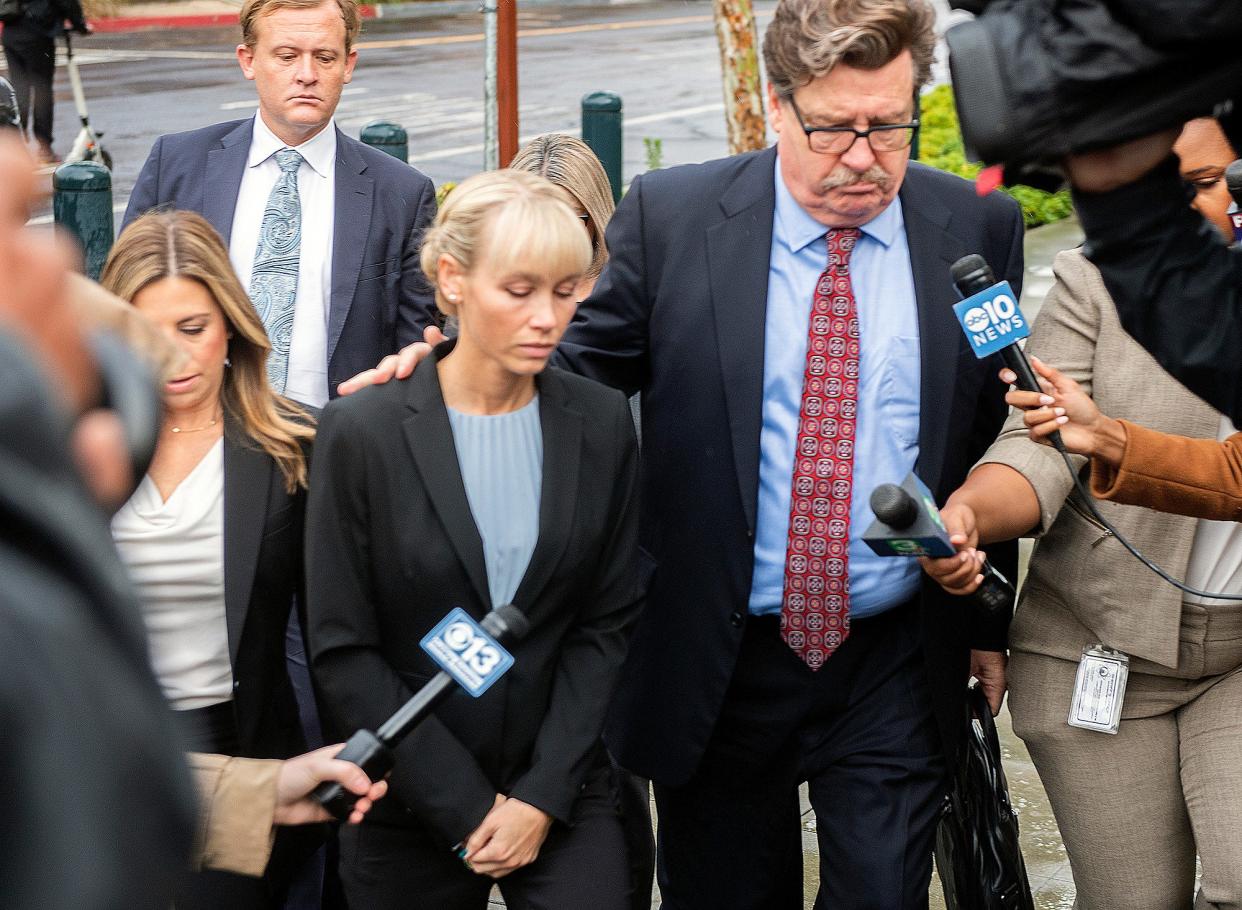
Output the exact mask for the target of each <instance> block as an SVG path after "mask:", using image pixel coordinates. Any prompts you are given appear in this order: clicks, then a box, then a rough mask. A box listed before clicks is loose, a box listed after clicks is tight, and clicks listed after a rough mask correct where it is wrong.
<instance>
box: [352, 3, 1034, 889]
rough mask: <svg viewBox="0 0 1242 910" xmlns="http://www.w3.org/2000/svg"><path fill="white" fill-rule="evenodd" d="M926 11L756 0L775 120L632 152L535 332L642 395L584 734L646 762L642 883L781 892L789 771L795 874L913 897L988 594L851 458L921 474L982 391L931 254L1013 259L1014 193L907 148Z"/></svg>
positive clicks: (985, 648) (958, 433)
mask: <svg viewBox="0 0 1242 910" xmlns="http://www.w3.org/2000/svg"><path fill="white" fill-rule="evenodd" d="M934 26H935V14H934V11H933V10H932V8H931V6H930V5H929V4H927V3H924V2H921V0H781V2H780V3H778V4H777V6H776V9H775V13H774V15H773V18H772V22H771V24H770V25H769V26H768V30H767V33H766V35H765V37H764V45H763V52H764V64H765V71H766V73H767V77H768V79H769V80H770V83H771V84H770V86H769V94H768V113H769V117H770V120H771V125H772V128H773V130H774V131H775V132H776V133H777V134H778V138H777V142H776V145H775V147H773V148H769V149H766V150H764V151H761V152H756V153H751V154H746V155H736V156H733V157H730V158H725V159H721V160H719V161H712V162H706V163H703V164H698V165H690V166H686V167H676V168H669V169H667V170H659V171H654V172H651V173H648V174H643V175H641V176H640V177H638V178H636V179H635V180H634V182H633V183H632V184H631V185H630V188H629V191H628V192H627V193H626V195H625V197H624V198H623V199H622V200H621V203H620V205H619V206H618V207H617V211H616V213H615V215H614V216H613V219H612V221H611V223H610V224H609V229H608V237H607V240H608V252H609V259H608V263H607V265H606V266H605V267H604V270H603V272H602V273H601V275H600V278H599V281H598V282H597V283H596V285H595V288H594V290H593V291H592V293H591V296H590V297H588V298H587V299H586V300H585V301H583V303H582V305H581V307H580V308H579V311H578V314H577V315H576V317H575V319H574V322H573V323H572V324H571V325H570V327H569V329H568V330H567V331H566V333H565V338H564V341H563V342H562V343H561V345H560V348H559V350H558V352H557V356H556V359H555V360H554V361H553V362H554V363H555V364H562V365H564V366H566V367H568V368H569V369H572V370H574V371H575V372H578V373H580V374H582V375H585V376H589V377H592V378H594V379H598V380H601V381H603V382H605V383H607V384H608V385H611V386H613V387H614V388H618V389H621V390H622V391H624V392H625V393H627V394H633V393H634V392H641V395H642V424H643V425H642V440H643V447H644V448H643V470H642V503H643V520H642V543H643V547H644V548H645V549H646V550H647V551H648V552H649V553H650V554H651V556H652V557H653V558H654V559H655V561H656V563H657V564H658V568H657V570H656V572H655V575H654V577H653V579H652V583H651V593H650V604H649V607H648V608H647V609H646V611H645V612H644V613H643V615H642V617H641V618H640V619H639V622H638V627H637V630H636V631H635V635H634V640H633V642H632V645H631V651H630V656H629V658H628V659H627V662H626V666H625V668H624V669H623V671H622V677H621V684H620V685H619V686H618V689H617V697H616V699H615V700H614V703H613V709H612V714H611V719H610V722H609V725H608V728H607V734H606V739H607V742H608V745H609V747H610V748H611V749H612V750H613V753H614V755H615V756H616V758H617V760H618V761H619V762H620V763H621V764H622V765H623V766H624V767H626V768H629V769H630V770H632V771H634V772H637V773H640V774H643V775H645V776H648V777H650V778H651V780H652V781H653V785H654V789H655V797H656V806H657V810H658V816H659V832H658V838H657V841H658V847H657V849H658V854H659V862H658V870H659V871H658V875H659V883H660V893H661V896H662V898H663V901H664V906H665V907H666V908H667V910H673V908H677V910H686V908H698V907H712V906H725V907H730V908H733V910H744V908H755V910H760V908H762V910H770V908H787V907H788V908H800V907H802V906H803V875H802V870H803V852H802V844H803V841H802V830H801V825H800V822H799V819H800V810H799V796H798V788H799V785H800V784H802V783H804V782H806V783H808V785H809V794H810V800H811V804H812V805H813V806H814V808H815V812H816V818H817V831H816V834H817V837H818V840H819V845H820V851H819V861H820V870H819V879H818V880H819V895H818V898H817V900H818V901H819V902H820V904H821V905H823V906H838V905H840V906H849V907H854V908H877V910H893V908H917V907H925V906H926V904H927V900H928V897H927V894H928V886H929V882H930V879H931V846H932V838H933V836H934V832H935V826H936V821H937V819H938V817H939V813H940V809H941V803H942V800H943V795H944V791H945V786H946V781H947V776H946V769H947V767H948V765H949V764H950V763H952V762H953V761H955V759H956V756H957V754H958V749H959V745H960V744H961V742H962V738H963V732H964V729H965V725H964V723H963V718H964V716H965V700H966V693H967V680H968V677H969V676H970V675H971V674H972V673H973V674H974V675H975V676H977V677H978V678H979V679H980V681H981V682H982V683H983V685H984V688H985V690H986V691H987V692H988V695H989V698H990V699H991V701H992V703H993V705H994V709H997V708H999V705H1000V698H1001V694H1002V686H1003V664H1004V650H1005V647H1006V635H1007V629H1008V623H1009V615H1008V612H1007V611H999V612H998V613H997V614H987V613H985V612H983V611H980V610H976V609H975V608H974V607H973V606H972V605H971V604H969V603H966V602H963V601H961V600H955V599H954V598H951V597H949V596H947V595H946V594H944V592H943V591H942V590H940V589H939V587H938V586H936V585H934V584H933V583H931V582H930V581H929V580H924V579H923V578H921V573H920V572H919V568H918V566H917V565H916V564H914V563H913V562H911V561H908V560H895V559H881V558H879V557H877V556H876V555H875V554H874V553H873V552H872V551H871V550H870V549H869V548H868V547H867V546H866V544H865V543H864V542H863V540H862V535H861V532H862V531H863V530H864V529H865V528H866V527H867V526H868V524H869V523H870V522H871V520H872V517H873V516H872V514H871V510H870V508H869V507H868V497H869V496H870V493H871V490H872V489H874V488H875V487H876V486H878V485H879V484H881V483H887V482H893V481H899V480H901V479H902V478H903V477H905V476H906V474H908V473H909V472H910V471H911V470H915V469H917V471H918V473H919V476H920V477H922V478H923V480H924V481H925V482H926V483H927V484H928V486H929V487H930V488H931V490H932V491H933V494H934V495H936V496H937V497H940V498H943V497H944V496H947V495H948V493H949V492H951V491H952V490H953V489H955V488H956V487H957V486H958V485H959V484H960V483H961V481H962V480H963V478H964V477H965V475H966V472H967V470H968V469H969V467H970V465H972V464H973V463H974V462H975V460H976V459H977V458H978V456H979V455H981V454H982V452H983V451H984V449H985V448H986V447H987V444H988V443H989V442H990V441H991V440H992V439H993V438H995V435H996V432H997V430H998V429H999V428H1000V425H1001V423H1002V421H1003V419H1004V414H1005V404H1004V388H1003V386H1002V385H1001V384H1000V383H999V382H998V381H997V380H996V369H997V368H998V367H999V362H998V361H997V362H995V363H987V362H980V361H978V360H976V359H975V358H974V355H973V354H972V353H971V352H970V350H969V346H968V345H967V342H966V339H965V337H963V335H962V332H961V330H960V328H959V327H958V325H957V322H956V320H955V319H954V317H953V310H952V304H953V302H954V301H955V294H954V292H953V286H952V282H951V281H950V280H949V277H948V267H949V264H950V263H952V262H953V261H954V260H955V259H957V258H958V257H960V256H962V255H963V254H965V253H967V252H977V253H979V254H981V255H983V256H984V257H985V259H987V260H988V262H989V263H990V264H991V265H992V268H993V270H994V271H995V272H996V274H997V275H1001V276H1004V277H1005V278H1007V279H1008V280H1009V282H1010V284H1011V285H1014V286H1015V287H1018V286H1020V284H1021V278H1022V234H1023V226H1022V217H1021V213H1020V211H1019V210H1018V207H1017V205H1016V204H1015V203H1014V202H1013V200H1011V199H1008V198H1007V197H1004V196H1001V195H999V194H993V195H991V196H988V197H984V198H980V197H979V196H977V195H976V194H975V191H974V189H973V188H972V187H971V186H970V185H969V184H968V183H966V182H965V181H962V180H960V179H958V178H956V177H953V176H950V175H948V174H944V173H941V172H938V171H936V170H934V169H932V168H928V167H925V166H923V165H920V164H918V163H915V162H911V161H910V160H909V159H910V143H911V141H912V139H913V137H914V134H915V130H916V129H917V128H918V124H917V122H916V121H915V118H914V104H913V99H914V97H915V94H916V91H917V89H918V88H919V87H920V86H922V85H924V84H926V82H927V80H928V79H929V78H930V74H931V61H932V57H933V54H934V50H935V29H934ZM403 353H404V354H405V355H406V356H405V359H406V360H407V361H408V360H413V359H416V356H417V355H419V354H420V353H425V352H424V351H420V350H418V349H413V348H411V349H407V351H406V352H403ZM399 359H400V358H399ZM371 378H373V379H374V378H380V377H378V376H372V377H371ZM994 556H995V557H996V560H995V561H996V562H997V563H998V565H1000V566H1001V568H1002V571H1006V572H1008V571H1011V568H1010V566H1012V565H1016V562H1015V556H1016V548H1013V547H1010V548H1009V549H1008V552H1004V551H1002V552H1000V553H994ZM756 832H762V834H761V835H760V836H756Z"/></svg>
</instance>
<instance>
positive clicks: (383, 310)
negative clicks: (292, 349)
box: [122, 118, 436, 397]
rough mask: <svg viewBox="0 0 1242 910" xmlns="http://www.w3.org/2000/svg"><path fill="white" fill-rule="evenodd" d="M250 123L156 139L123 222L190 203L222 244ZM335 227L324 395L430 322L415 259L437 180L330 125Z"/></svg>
mask: <svg viewBox="0 0 1242 910" xmlns="http://www.w3.org/2000/svg"><path fill="white" fill-rule="evenodd" d="M253 133H254V120H253V118H247V119H245V120H233V121H230V122H228V123H217V124H215V125H213V126H208V127H204V128H203V129H198V130H192V131H190V132H186V133H173V134H170V135H167V136H161V137H160V138H159V139H157V140H156V141H155V145H154V147H152V149H151V154H150V155H149V156H148V157H147V161H146V164H144V165H143V166H142V172H141V173H140V174H139V175H138V180H137V182H136V183H135V184H134V191H133V194H132V195H131V196H130V197H129V205H128V206H127V207H126V209H125V219H124V222H123V225H122V226H125V225H128V224H129V223H130V222H131V221H133V220H134V219H135V218H137V217H138V216H139V215H142V214H143V213H145V212H147V211H149V210H150V209H152V208H156V207H161V208H175V209H188V210H189V211H192V212H198V213H199V214H201V215H202V216H203V217H204V218H206V219H207V220H208V221H210V222H211V224H212V226H213V227H214V228H215V229H216V230H217V231H218V232H219V233H220V236H221V237H222V238H223V239H224V243H225V245H226V246H227V245H228V242H229V237H230V235H231V234H232V232H233V211H234V209H235V208H236V205H237V193H238V190H239V189H240V188H241V181H242V174H243V173H244V172H245V169H246V156H247V155H248V154H249V153H250V140H251V137H252V135H253ZM335 213H336V217H335V231H334V232H333V236H332V290H331V301H330V305H329V310H328V394H329V395H330V396H332V397H335V396H336V387H337V385H338V384H339V383H340V382H342V381H344V380H346V379H348V378H349V377H350V376H353V375H354V374H355V373H359V372H361V371H362V370H366V369H369V368H371V367H373V366H375V364H376V363H378V362H379V359H380V358H381V357H384V356H386V355H388V354H391V353H392V352H393V351H395V350H397V349H398V348H400V347H404V346H405V345H407V344H409V343H410V342H413V341H421V340H422V337H423V329H424V328H425V327H426V326H428V325H430V324H432V323H433V322H435V320H436V307H435V300H434V297H433V296H432V293H431V287H430V285H428V283H427V279H426V277H425V276H424V275H423V270H422V267H421V266H420V265H419V262H418V249H419V244H420V242H421V240H422V235H423V231H425V230H426V228H427V226H428V225H429V224H431V221H432V219H433V218H435V215H436V194H435V187H434V186H433V185H432V183H431V180H430V179H428V178H427V177H426V176H424V175H423V174H422V173H420V172H419V171H417V170H415V169H414V168H412V167H410V166H409V165H406V164H403V163H402V162H400V161H398V160H397V159H396V158H394V157H392V156H391V155H388V154H385V153H384V152H380V151H376V150H375V149H373V148H371V147H370V146H368V145H364V144H363V143H361V142H359V141H358V140H357V139H351V138H350V137H348V136H346V135H345V134H344V133H342V132H341V131H340V130H337V132H336V195H335Z"/></svg>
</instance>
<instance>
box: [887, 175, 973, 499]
mask: <svg viewBox="0 0 1242 910" xmlns="http://www.w3.org/2000/svg"><path fill="white" fill-rule="evenodd" d="M901 208H902V216H903V217H904V219H905V222H906V242H907V244H908V245H909V248H910V268H911V272H912V273H913V275H914V295H915V300H916V302H917V306H918V320H919V363H920V366H919V373H920V404H919V413H920V415H921V416H920V420H919V458H918V464H917V465H916V467H915V470H916V471H917V472H918V475H919V477H920V478H922V480H923V482H924V483H926V484H927V485H928V486H929V487H930V488H931V489H933V490H935V489H937V486H938V484H939V482H940V472H941V470H942V469H943V467H944V459H945V446H946V445H947V443H948V439H949V436H950V430H951V418H952V414H951V413H950V409H951V407H952V405H953V393H954V387H955V385H956V382H957V364H958V355H959V354H960V353H961V351H962V346H963V344H964V343H965V342H964V339H963V338H962V331H961V328H959V326H958V324H957V317H956V316H954V315H953V304H954V303H956V302H957V299H958V298H957V293H956V291H955V290H954V288H953V281H952V279H951V278H950V277H949V266H950V265H952V264H953V263H954V262H955V261H956V260H957V259H959V258H960V257H962V256H964V255H966V254H967V253H970V252H973V251H972V250H968V249H966V246H965V243H964V242H963V241H962V239H961V238H959V237H957V236H956V235H954V234H952V233H951V232H950V231H949V230H948V227H949V222H950V220H951V217H952V215H951V213H950V212H949V210H948V209H947V208H946V207H945V206H944V204H943V203H941V202H940V201H939V200H938V199H936V198H935V196H934V195H932V194H931V193H929V192H927V191H926V184H925V182H924V175H923V174H921V173H919V169H918V168H917V167H915V166H911V168H910V170H909V172H908V173H907V174H906V179H905V182H904V183H903V184H902V188H901Z"/></svg>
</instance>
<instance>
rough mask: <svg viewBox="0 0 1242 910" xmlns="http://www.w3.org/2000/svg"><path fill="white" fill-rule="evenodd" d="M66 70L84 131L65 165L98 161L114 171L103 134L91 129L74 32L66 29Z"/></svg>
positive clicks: (77, 139)
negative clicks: (102, 140) (75, 49)
mask: <svg viewBox="0 0 1242 910" xmlns="http://www.w3.org/2000/svg"><path fill="white" fill-rule="evenodd" d="M65 69H66V70H67V71H68V73H69V86H70V88H72V89H73V105H74V107H76V108H77V110H78V119H79V120H80V121H81V122H82V129H80V130H79V131H78V137H77V138H76V139H74V140H73V148H72V149H71V150H70V151H69V154H68V155H66V156H65V161H64V163H65V164H68V163H70V162H73V161H97V162H99V163H100V164H102V165H103V166H104V167H106V168H107V169H108V170H112V156H111V155H110V154H108V150H107V149H105V148H104V147H103V145H102V144H100V142H99V140H100V138H101V137H102V136H103V133H97V132H95V130H94V129H93V128H92V127H91V118H90V113H89V112H88V111H87V110H86V92H85V91H83V90H82V74H81V73H80V72H78V63H77V61H76V60H74V59H73V32H72V31H71V30H69V29H65Z"/></svg>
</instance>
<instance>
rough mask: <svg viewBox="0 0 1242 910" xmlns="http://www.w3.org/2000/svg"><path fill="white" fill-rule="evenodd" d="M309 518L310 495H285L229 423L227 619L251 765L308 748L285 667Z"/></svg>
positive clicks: (241, 747) (240, 730)
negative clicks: (254, 762) (286, 644)
mask: <svg viewBox="0 0 1242 910" xmlns="http://www.w3.org/2000/svg"><path fill="white" fill-rule="evenodd" d="M305 516H306V492H305V490H299V491H298V492H297V493H293V494H290V493H287V492H285V482H284V477H283V475H282V474H281V473H280V469H279V468H278V467H277V466H276V462H275V461H274V460H273V459H272V458H271V456H269V455H268V454H267V453H266V452H264V451H263V450H262V449H261V448H259V447H258V446H257V445H256V444H255V443H253V442H252V441H251V440H249V439H248V438H246V437H245V436H244V435H243V434H242V432H241V430H240V428H239V427H238V426H237V424H236V423H235V422H234V421H233V420H232V419H231V418H228V419H226V422H225V431H224V614H225V622H226V624H227V626H228V635H229V659H230V660H231V661H232V664H233V710H234V714H235V716H236V720H237V740H238V752H239V754H240V755H243V756H246V757H248V758H288V757H290V756H291V755H297V754H298V753H300V752H302V751H304V750H305V748H306V742H305V738H304V736H303V735H302V728H301V724H300V722H299V719H298V706H297V700H296V699H295V697H294V694H293V684H292V683H291V682H290V681H289V673H288V671H287V669H286V666H285V629H286V627H287V625H288V622H289V611H290V610H291V609H292V607H293V604H294V598H295V595H299V594H300V591H301V590H302V587H303V584H302V583H303V571H302V566H303V560H302V531H303V525H304V522H305ZM303 599H304V598H302V597H301V596H298V602H302V600H303Z"/></svg>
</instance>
